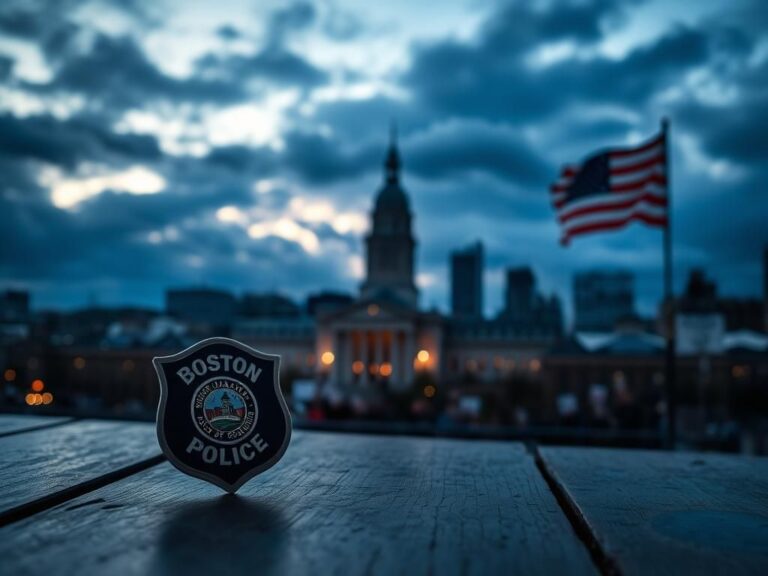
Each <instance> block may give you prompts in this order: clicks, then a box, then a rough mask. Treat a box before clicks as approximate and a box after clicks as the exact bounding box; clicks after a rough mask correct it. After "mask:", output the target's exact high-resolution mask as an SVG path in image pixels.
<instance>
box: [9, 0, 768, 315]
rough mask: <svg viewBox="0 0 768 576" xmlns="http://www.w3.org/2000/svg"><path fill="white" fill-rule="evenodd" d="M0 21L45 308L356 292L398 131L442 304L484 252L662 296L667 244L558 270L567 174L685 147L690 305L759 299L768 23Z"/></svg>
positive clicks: (563, 16) (26, 240)
mask: <svg viewBox="0 0 768 576" xmlns="http://www.w3.org/2000/svg"><path fill="white" fill-rule="evenodd" d="M437 6H438V4H435V3H434V2H414V1H413V0H409V1H406V0H390V1H388V2H354V1H352V0H313V1H311V2H304V1H300V2H297V3H294V4H289V3H287V2H266V1H259V2H246V1H237V0H217V1H216V2H203V1H200V2H192V1H188V0H159V1H158V0H153V1H151V2H150V1H146V2H141V1H139V0H135V1H133V2H116V1H115V2H102V1H97V2H92V1H68V0H56V1H53V0H52V1H50V2H46V1H33V0H23V1H14V0H4V1H3V2H2V4H1V5H0V174H2V176H0V222H1V223H2V226H0V234H1V235H2V237H1V238H0V287H6V288H8V287H21V288H26V289H29V290H30V291H31V292H32V295H33V304H34V305H35V307H37V308H41V307H67V308H72V307H78V306H82V305H85V304H87V303H88V302H91V301H94V300H95V301H97V302H98V303H100V304H105V305H112V304H119V303H130V304H139V305H151V306H158V307H159V306H161V305H162V302H163V290H164V288H165V287H167V286H169V285H174V286H179V285H188V284H201V283H204V284H206V285H211V286H220V287H224V288H229V289H231V290H233V291H236V292H242V291H244V290H252V291H263V290H272V289H277V290H281V291H284V292H287V293H289V294H291V295H293V296H296V297H301V296H303V295H305V294H306V293H307V292H310V291H314V290H318V289H321V288H329V289H340V290H349V291H354V290H356V289H357V286H358V284H359V282H360V280H361V274H362V270H363V261H362V243H361V236H362V235H363V234H364V233H365V230H366V228H367V224H368V223H367V217H368V212H369V210H370V208H371V203H372V199H373V195H374V194H375V192H376V190H377V188H378V186H379V184H380V182H381V162H382V159H383V154H384V151H385V147H386V142H387V130H388V124H389V122H390V120H391V119H395V120H396V121H397V123H398V125H399V128H400V136H401V137H400V143H401V151H402V155H403V160H404V164H405V168H404V169H405V174H404V183H405V187H406V189H407V191H408V193H409V195H410V197H411V202H412V206H413V208H414V211H415V214H416V218H415V227H416V235H417V237H418V240H419V246H418V279H419V285H420V286H421V288H422V304H423V305H425V306H432V305H435V306H438V307H440V308H443V309H445V308H446V307H447V299H448V286H447V282H446V278H447V274H448V269H447V257H448V253H449V251H450V250H451V249H453V248H456V247H459V246H461V245H464V244H467V243H469V242H471V241H473V240H475V239H478V238H480V239H482V240H483V241H484V242H485V244H486V250H487V272H486V294H487V297H486V300H487V308H488V311H489V312H491V311H494V310H496V309H497V308H498V307H499V305H500V302H501V293H502V271H503V268H504V267H505V266H510V265H524V264H530V265H532V266H533V267H534V270H535V272H536V274H537V277H538V280H539V286H540V288H541V289H542V290H544V291H545V292H557V293H558V294H560V295H561V296H562V297H563V298H564V300H565V301H566V303H568V302H569V301H570V291H571V279H572V274H573V272H574V271H575V270H580V269H585V268H591V267H600V268H611V267H617V266H623V267H629V268H631V269H632V270H634V271H635V273H636V274H637V291H638V306H639V309H640V311H641V312H644V313H649V314H650V313H652V312H653V311H654V310H655V305H656V302H657V300H658V298H659V296H660V293H661V234H660V232H659V231H658V230H654V229H648V228H645V227H643V226H642V225H640V224H633V225H632V226H631V227H629V228H627V229H625V230H624V231H622V232H621V233H618V234H602V235H595V236H592V237H579V238H577V239H575V240H574V242H573V243H572V245H571V246H570V247H568V248H567V249H564V248H562V247H560V246H559V244H558V230H557V226H556V224H555V220H554V217H553V214H552V210H551V207H550V205H549V200H548V184H549V182H550V181H552V180H553V179H554V178H555V177H556V176H557V173H558V169H559V166H560V165H561V164H563V163H566V162H573V161H576V160H578V159H580V158H582V157H583V156H584V155H586V154H588V153H589V152H591V151H593V150H594V149H596V148H601V147H604V146H610V145H626V144H632V143H636V142H639V141H641V140H643V139H645V138H647V137H649V136H651V135H652V134H653V133H654V132H655V131H656V130H657V129H658V125H659V121H660V118H661V117H662V116H664V115H666V116H668V117H669V118H670V119H671V123H672V139H673V150H672V162H673V165H672V170H673V174H672V185H673V196H674V199H673V204H674V238H675V240H674V242H675V258H676V268H677V270H676V278H675V280H676V286H677V288H678V289H680V288H682V286H683V285H684V282H685V277H686V275H687V272H688V270H689V269H690V268H691V267H693V266H703V267H705V268H706V269H707V270H708V272H709V273H710V274H711V275H712V276H714V277H715V279H716V280H717V281H718V283H719V286H720V291H721V292H722V293H725V294H731V295H738V296H747V295H757V294H758V293H759V292H760V291H761V267H760V257H761V252H762V248H763V246H764V245H766V244H768V226H766V220H767V219H768V199H767V197H766V194H767V193H768V189H767V188H768V186H767V185H768V162H766V161H765V159H766V155H767V154H768V112H766V111H768V9H766V6H765V5H764V2H761V1H760V0H755V1H754V3H750V2H746V1H740V0H730V1H727V2H726V1H721V2H716V1H712V0H696V1H689V2H686V1H683V0H648V1H641V0H637V1H630V2H616V1H613V0H596V1H594V2H588V1H578V2H570V1H558V0H553V1H544V2H534V1H525V2H523V1H520V2H496V1H491V0H456V1H452V2H448V1H445V2H441V3H439V8H437Z"/></svg>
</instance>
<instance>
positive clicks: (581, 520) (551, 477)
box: [530, 444, 622, 576]
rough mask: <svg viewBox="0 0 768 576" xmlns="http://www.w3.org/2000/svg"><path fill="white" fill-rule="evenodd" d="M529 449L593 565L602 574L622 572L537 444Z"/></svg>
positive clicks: (608, 575) (611, 574)
mask: <svg viewBox="0 0 768 576" xmlns="http://www.w3.org/2000/svg"><path fill="white" fill-rule="evenodd" d="M530 450H531V451H532V452H533V456H534V460H535V462H536V467H537V468H538V469H539V472H541V475H542V476H543V477H544V481H545V482H546V483H547V486H549V489H550V490H551V491H552V494H553V496H554V497H555V500H556V501H557V503H558V505H559V506H560V509H561V510H562V511H563V514H565V517H566V518H568V521H569V522H570V523H571V526H572V527H573V530H574V532H575V533H576V536H577V537H578V538H579V540H581V541H582V542H583V544H584V546H586V547H587V550H588V551H589V554H590V556H591V557H592V561H593V562H594V564H595V567H596V568H597V569H598V570H599V571H600V573H601V574H603V575H604V576H621V574H622V572H621V568H620V567H619V564H618V562H617V561H616V559H615V558H614V557H613V556H611V555H610V554H609V553H608V552H607V551H606V550H605V549H604V548H603V547H602V545H601V544H600V541H599V540H598V539H597V536H595V532H594V530H593V529H592V526H590V524H589V520H587V518H586V516H584V513H583V512H582V510H581V508H579V505H578V504H577V503H576V502H575V501H574V500H573V498H571V495H570V494H568V490H566V488H565V486H563V484H562V483H561V482H560V480H559V479H558V478H557V475H556V474H555V473H554V471H553V470H552V469H551V468H550V467H549V465H548V464H547V461H546V460H545V459H544V457H543V456H542V455H541V452H540V451H539V447H538V445H535V444H534V445H532V446H530Z"/></svg>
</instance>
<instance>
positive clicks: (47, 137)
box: [0, 113, 161, 168]
mask: <svg viewBox="0 0 768 576" xmlns="http://www.w3.org/2000/svg"><path fill="white" fill-rule="evenodd" d="M0 154H2V155H4V156H6V157H11V158H18V159H35V160H41V161H44V162H48V163H51V164H56V165H59V166H63V167H66V168H74V167H75V166H76V165H77V164H78V163H79V162H82V161H85V160H91V161H94V160H107V159H111V160H113V161H114V160H115V159H119V158H124V159H129V160H133V161H136V160H158V159H159V158H160V156H161V153H160V148H159V147H158V145H157V141H156V140H155V138H154V137H152V136H147V135H138V134H117V133H114V132H112V131H111V130H109V129H108V128H107V127H106V126H105V125H104V123H103V122H101V121H99V120H98V119H95V118H87V117H82V118H78V117H75V118H72V119H69V120H59V119H56V118H54V117H53V116H30V117H27V118H17V117H16V116H13V115H12V114H7V113H6V114H0ZM116 157H117V158H116Z"/></svg>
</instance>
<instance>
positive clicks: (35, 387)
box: [32, 378, 45, 392]
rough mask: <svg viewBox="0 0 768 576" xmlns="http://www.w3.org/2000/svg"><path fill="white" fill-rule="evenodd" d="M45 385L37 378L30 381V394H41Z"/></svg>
mask: <svg viewBox="0 0 768 576" xmlns="http://www.w3.org/2000/svg"><path fill="white" fill-rule="evenodd" d="M43 388H45V384H44V383H43V381H42V380H40V379H39V378H38V379H37V380H33V381H32V392H42V391H43Z"/></svg>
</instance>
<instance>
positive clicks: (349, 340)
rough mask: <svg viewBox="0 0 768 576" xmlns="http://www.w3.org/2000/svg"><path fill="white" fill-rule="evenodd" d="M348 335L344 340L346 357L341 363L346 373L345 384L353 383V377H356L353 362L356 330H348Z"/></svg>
mask: <svg viewBox="0 0 768 576" xmlns="http://www.w3.org/2000/svg"><path fill="white" fill-rule="evenodd" d="M344 335H345V337H346V341H345V342H344V358H343V359H342V362H343V364H342V365H341V372H342V374H343V375H344V377H343V380H344V384H350V385H351V384H352V379H353V377H354V375H353V373H352V362H354V361H355V359H354V349H353V347H352V346H353V344H354V338H353V337H354V332H352V331H351V330H347V331H346V332H345V333H344Z"/></svg>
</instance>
